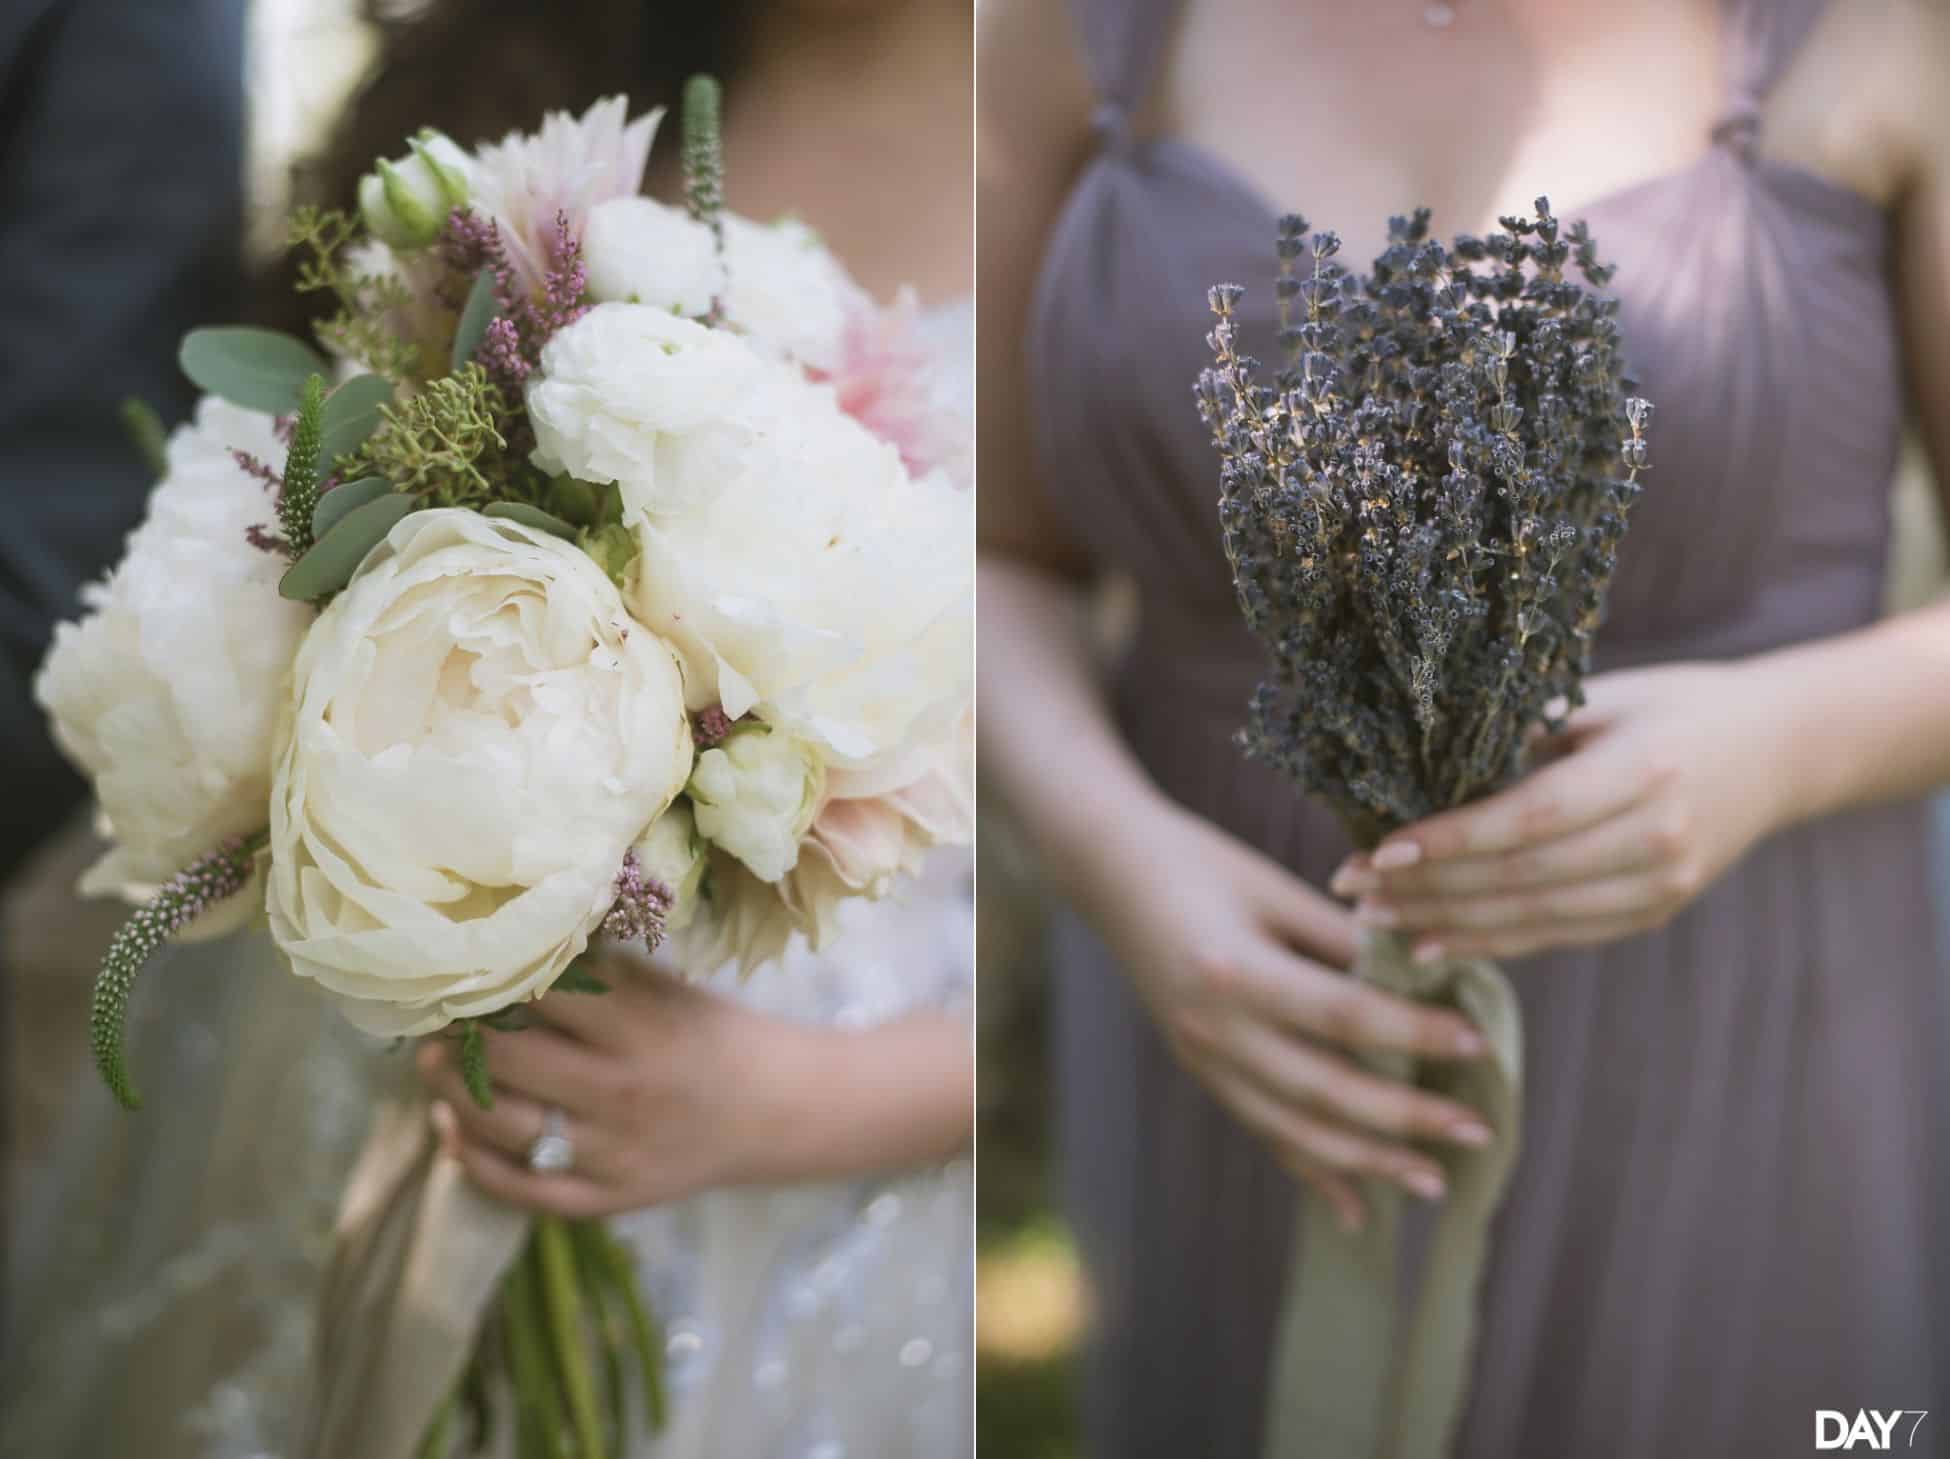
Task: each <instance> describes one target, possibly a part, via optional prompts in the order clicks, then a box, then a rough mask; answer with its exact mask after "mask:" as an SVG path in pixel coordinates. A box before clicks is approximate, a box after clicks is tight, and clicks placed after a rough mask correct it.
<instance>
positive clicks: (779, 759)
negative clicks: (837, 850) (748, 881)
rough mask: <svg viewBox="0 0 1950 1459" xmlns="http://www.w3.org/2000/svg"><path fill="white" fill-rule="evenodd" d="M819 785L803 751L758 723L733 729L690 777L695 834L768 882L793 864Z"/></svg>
mask: <svg viewBox="0 0 1950 1459" xmlns="http://www.w3.org/2000/svg"><path fill="white" fill-rule="evenodd" d="M825 779H826V777H825V773H824V769H823V767H822V766H821V765H820V762H819V757H818V755H817V753H816V752H815V751H814V750H813V748H812V747H811V746H810V745H807V744H804V743H803V742H801V741H799V740H797V739H795V738H793V736H791V735H789V734H785V733H783V732H782V731H779V730H774V729H771V728H769V727H768V726H766V725H763V724H755V725H743V726H740V727H739V728H738V729H736V730H733V731H732V733H731V734H730V735H729V736H727V737H726V739H725V741H724V743H723V744H721V745H719V746H717V747H716V748H715V749H710V750H706V751H705V752H704V753H703V754H701V755H699V756H698V757H697V765H696V767H695V768H694V769H693V770H692V771H691V783H690V792H691V806H692V809H693V811H694V812H695V814H696V816H697V829H698V831H699V833H700V834H702V835H703V836H704V838H705V839H706V840H707V841H710V842H711V843H712V844H713V845H714V846H720V847H722V848H723V849H724V850H726V851H728V852H730V853H731V854H732V855H733V856H735V857H737V858H738V859H739V860H740V861H742V862H744V863H745V865H746V866H747V867H749V868H751V871H752V874H753V875H755V876H756V877H758V878H759V879H760V880H761V881H768V882H775V881H777V880H779V878H781V877H783V876H784V875H785V874H786V873H787V872H789V871H791V870H792V868H793V867H794V866H795V865H796V864H797V863H798V860H799V839H800V837H802V836H804V835H805V834H806V830H807V828H808V827H810V826H811V825H812V819H813V813H814V812H815V811H817V810H818V809H819V801H820V795H821V792H822V790H823V788H824V785H825Z"/></svg>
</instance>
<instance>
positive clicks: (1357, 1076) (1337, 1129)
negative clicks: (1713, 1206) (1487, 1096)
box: [1074, 801, 1490, 1227]
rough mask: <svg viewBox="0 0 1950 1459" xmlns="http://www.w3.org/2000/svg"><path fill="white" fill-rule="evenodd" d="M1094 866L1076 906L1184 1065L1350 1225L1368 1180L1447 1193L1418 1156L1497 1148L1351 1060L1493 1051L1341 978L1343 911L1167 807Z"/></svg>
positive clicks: (1080, 884) (1420, 1010)
mask: <svg viewBox="0 0 1950 1459" xmlns="http://www.w3.org/2000/svg"><path fill="white" fill-rule="evenodd" d="M1089 861H1090V865H1089V866H1087V867H1084V868H1081V869H1079V870H1078V872H1077V875H1076V876H1075V878H1074V883H1075V886H1076V888H1077V891H1078V892H1079V894H1080V900H1081V901H1082V903H1083V904H1084V905H1085V906H1086V907H1087V908H1088V909H1089V910H1090V911H1091V913H1092V914H1093V915H1092V920H1093V921H1094V922H1095V924H1096V925H1097V926H1098V927H1099V928H1101V929H1102V930H1103V932H1104V936H1105V937H1106V939H1107V941H1108V942H1109V943H1110V945H1111V947H1112V950H1113V951H1115V952H1116V954H1117V955H1118V957H1119V959H1120V960H1121V962H1122V963H1123V965H1124V967H1125V968H1126V969H1127V970H1128V971H1129V973H1130V975H1131V977H1132V980H1133V981H1134V983H1135V984H1136V986H1137V988H1138V991H1139V993H1140V994H1141V996H1142V997H1143V998H1144V1001H1145V1002H1146V1004H1147V1005H1148V1006H1149V1008H1150V1010H1151V1012H1152V1014H1153V1016H1154V1017H1155V1018H1156V1020H1157V1022H1158V1024H1159V1026H1160V1028H1162V1030H1163V1031H1164V1034H1165V1037H1166V1038H1167V1040H1168V1041H1169V1042H1170V1044H1171V1046H1172V1048H1173V1050H1174V1051H1175V1052H1176V1053H1177V1055H1178V1057H1179V1059H1180V1060H1181V1061H1183V1063H1184V1064H1185V1065H1186V1067H1188V1068H1189V1069H1190V1070H1191V1071H1192V1072H1193V1073H1194V1074H1196V1075H1197V1076H1198V1077H1199V1079H1201V1080H1202V1081H1203V1082H1204V1083H1205V1084H1206V1086H1207V1087H1208V1088H1210V1089H1211V1091H1212V1092H1213V1093H1214V1094H1215V1095H1216V1096H1217V1097H1218V1098H1219V1100H1220V1101H1221V1102H1222V1103H1223V1104H1224V1105H1225V1106H1226V1107H1227V1108H1228V1109H1229V1110H1230V1111H1231V1112H1232V1113H1233V1114H1234V1115H1236V1116H1237V1117H1238V1118H1239V1119H1240V1120H1242V1121H1243V1122H1244V1123H1245V1124H1246V1125H1247V1126H1248V1127H1249V1128H1251V1129H1253V1130H1254V1131H1256V1132H1257V1133H1258V1134H1259V1135H1261V1136H1262V1137H1264V1138H1265V1139H1266V1141H1267V1142H1268V1143H1269V1144H1270V1145H1271V1146H1272V1147H1273V1150H1274V1152H1275V1154H1276V1155H1277V1156H1278V1158H1279V1159H1280V1161H1281V1163H1282V1164H1283V1165H1285V1166H1286V1167H1287V1168H1288V1169H1289V1170H1291V1171H1293V1172H1294V1173H1295V1174H1296V1175H1298V1176H1299V1177H1301V1178H1302V1179H1304V1180H1306V1181H1307V1182H1308V1183H1309V1184H1311V1185H1313V1186H1314V1187H1316V1188H1317V1189H1318V1190H1319V1191H1320V1192H1321V1193H1322V1194H1323V1195H1325V1197H1326V1198H1327V1199H1328V1200H1329V1201H1330V1202H1331V1203H1332V1204H1333V1207H1334V1210H1335V1213H1336V1215H1337V1216H1338V1217H1339V1218H1340V1220H1341V1223H1342V1224H1343V1226H1345V1227H1353V1226H1357V1225H1359V1224H1360V1222H1361V1221H1362V1220H1363V1219H1364V1218H1365V1214H1364V1206H1363V1203H1362V1200H1361V1197H1360V1195H1359V1192H1358V1189H1357V1184H1356V1181H1355V1179H1354V1177H1357V1176H1363V1175H1373V1176H1379V1177H1381V1178H1383V1179H1386V1180H1392V1181H1395V1182H1397V1183H1399V1184H1400V1185H1402V1186H1404V1187H1405V1188H1406V1189H1408V1190H1409V1191H1411V1192H1413V1193H1414V1194H1416V1195H1419V1196H1422V1197H1424V1198H1425V1199H1430V1200H1433V1199H1437V1198H1439V1197H1440V1196H1441V1195H1442V1193H1443V1179H1442V1167H1441V1165H1440V1164H1439V1163H1438V1162H1437V1161H1435V1160H1434V1159H1432V1158H1430V1156H1429V1155H1428V1154H1427V1153H1425V1152H1424V1151H1421V1150H1418V1149H1416V1148H1415V1146H1414V1145H1413V1144H1412V1143H1411V1142H1413V1141H1416V1140H1442V1141H1450V1142H1454V1143H1458V1144H1462V1145H1481V1144H1483V1143H1486V1142H1487V1141H1488V1140H1489V1138H1490V1132H1489V1130H1488V1129H1486V1128H1485V1127H1484V1126H1483V1124H1482V1121H1481V1118H1480V1117H1479V1116H1478V1115H1477V1114H1476V1113H1475V1112H1474V1111H1472V1110H1470V1109H1468V1108H1466V1107H1464V1106H1462V1105H1459V1104H1456V1103H1453V1102H1451V1101H1449V1100H1445V1099H1442V1098H1440V1097H1438V1096H1436V1095H1433V1094H1429V1093H1426V1092H1424V1091H1422V1090H1418V1089H1413V1088H1410V1087H1408V1086H1407V1085H1404V1084H1400V1083H1396V1082H1393V1081H1390V1080H1387V1079H1383V1078H1381V1077H1379V1076H1377V1075H1375V1074H1372V1073H1369V1072H1368V1071H1366V1070H1364V1069H1362V1068H1360V1067H1359V1066H1358V1065H1357V1064H1356V1062H1355V1060H1354V1059H1353V1058H1351V1057H1350V1054H1351V1053H1352V1052H1353V1051H1355V1050H1358V1049H1364V1048H1373V1049H1400V1050H1406V1051H1409V1052H1412V1053H1415V1054H1419V1055H1423V1056H1426V1057H1434V1058H1440V1059H1456V1058H1471V1057H1477V1056H1479V1055H1480V1054H1482V1053H1483V1051H1484V1045H1483V1043H1482V1041H1481V1038H1480V1036H1479V1035H1477V1033H1476V1032H1475V1031H1474V1030H1473V1029H1472V1028H1471V1027H1470V1026H1469V1024H1468V1023H1467V1021H1465V1020H1464V1019H1462V1018H1461V1017H1459V1016H1458V1015H1456V1014H1454V1013H1451V1012H1448V1011H1446V1010H1440V1009H1433V1008H1426V1007H1422V1006H1420V1005H1417V1004H1415V1003H1413V1002H1410V1001H1407V1000H1404V999H1400V998H1395V997H1392V996H1390V995H1388V994H1385V993H1381V992H1378V991H1376V990H1373V989H1370V988H1366V987H1363V986H1362V985H1360V984H1358V983H1356V982H1355V981H1354V980H1353V979H1351V978H1349V977H1347V976H1346V975H1345V973H1344V972H1342V971H1339V970H1340V969H1344V968H1345V967H1346V966H1347V965H1348V963H1349V962H1350V961H1351V960H1352V958H1353V956H1354V947H1355V927H1354V923H1353V919H1352V918H1351V917H1350V916H1349V915H1348V913H1347V911H1346V910H1345V909H1344V908H1341V907H1338V906H1336V905H1335V904H1334V903H1333V902H1332V901H1330V900H1329V899H1328V898H1326V897H1324V896H1322V895H1321V894H1320V893H1318V892H1316V891H1314V890H1313V889H1312V888H1310V887H1308V886H1306V885H1305V884H1304V883H1302V882H1300V881H1298V880H1297V879H1295V878H1294V877H1293V876H1292V875H1291V874H1289V873H1288V872H1287V871H1286V870H1284V869H1283V868H1282V867H1280V866H1279V865H1277V864H1276V863H1274V862H1272V861H1270V860H1268V859H1267V858H1266V857H1264V856H1261V855H1260V854H1259V853H1257V852H1255V851H1253V850H1252V849H1250V848H1249V847H1247V846H1245V845H1244V844H1242V843H1241V842H1239V841H1237V840H1234V839H1233V838H1232V837H1230V836H1228V835H1226V834H1225V833H1224V832H1222V831H1220V830H1218V829H1216V828H1215V827H1213V826H1211V825H1210V824H1208V823H1206V822H1204V821H1202V820H1200V819H1198V818H1197V817H1194V816H1192V815H1190V814H1189V813H1187V812H1185V811H1183V810H1182V809H1180V808H1178V807H1176V806H1172V805H1169V804H1168V803H1164V802H1162V801H1160V802H1155V803H1151V804H1150V808H1149V809H1147V810H1144V811H1138V812H1133V813H1132V814H1131V815H1129V816H1128V817H1127V818H1125V820H1124V821H1123V824H1121V825H1120V826H1119V827H1118V828H1117V830H1116V833H1115V835H1106V836H1105V837H1103V838H1102V839H1101V840H1100V841H1099V842H1098V844H1097V845H1096V846H1094V847H1093V848H1092V850H1091V852H1090V855H1089Z"/></svg>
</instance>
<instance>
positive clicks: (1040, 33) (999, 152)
mask: <svg viewBox="0 0 1950 1459" xmlns="http://www.w3.org/2000/svg"><path fill="white" fill-rule="evenodd" d="M976 16H977V20H976V24H977V26H978V33H977V46H976V68H975V96H976V127H977V131H978V134H979V138H980V146H979V150H978V154H977V155H978V159H979V160H978V164H977V165H978V166H979V167H980V169H981V170H982V171H983V172H984V173H985V174H989V175H990V176H991V180H996V181H1000V180H1002V179H1001V178H996V177H994V174H995V173H996V172H997V171H998V170H999V171H1001V172H1002V173H1003V174H1004V175H1005V176H1006V175H1009V174H1014V173H1015V172H1016V171H1017V170H1018V169H1025V168H1026V169H1029V170H1031V171H1043V170H1045V169H1049V170H1054V171H1060V172H1064V173H1067V172H1068V170H1069V169H1070V168H1071V167H1072V166H1073V165H1074V162H1075V159H1076V157H1077V156H1078V155H1079V154H1080V153H1081V152H1082V151H1084V149H1085V148H1087V147H1088V145H1089V139H1090V113H1091V110H1092V108H1093V106H1094V104H1095V101H1094V97H1093V94H1092V88H1091V84H1090V76H1089V72H1088V71H1087V70H1086V68H1085V66H1084V61H1083V53H1082V50H1081V48H1080V45H1079V41H1078V36H1077V32H1076V26H1075V24H1074V23H1073V21H1072V19H1071V16H1070V7H1069V6H1068V5H1066V4H1063V3H1062V0H982V4H981V5H980V6H979V7H978V8H977V11H976Z"/></svg>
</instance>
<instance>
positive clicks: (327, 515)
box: [311, 476, 393, 542]
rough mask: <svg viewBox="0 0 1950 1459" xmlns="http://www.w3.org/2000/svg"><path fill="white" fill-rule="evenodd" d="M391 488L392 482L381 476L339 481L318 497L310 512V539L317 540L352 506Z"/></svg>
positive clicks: (344, 515) (376, 497)
mask: <svg viewBox="0 0 1950 1459" xmlns="http://www.w3.org/2000/svg"><path fill="white" fill-rule="evenodd" d="M392 489H393V484H392V483H391V482H390V481H388V480H386V478H385V477H383V476H362V477H360V478H359V479H358V480H357V481H341V482H340V483H339V484H338V485H337V486H335V487H333V488H332V489H331V490H330V491H328V492H326V493H325V495H323V496H321V497H320V498H319V499H318V506H317V507H316V508H315V509H314V510H313V512H312V514H311V540H312V541H314V542H317V541H319V540H320V539H321V538H323V537H324V535H325V534H326V533H327V532H329V531H331V530H332V528H334V527H336V526H337V525H338V524H339V523H340V522H342V521H344V520H345V517H346V515H347V514H348V513H349V512H351V511H352V510H353V508H355V507H362V506H364V505H365V504H366V503H367V502H370V501H377V500H379V498H380V497H382V496H385V495H386V494H387V493H388V492H390V491H391V490H392Z"/></svg>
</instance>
